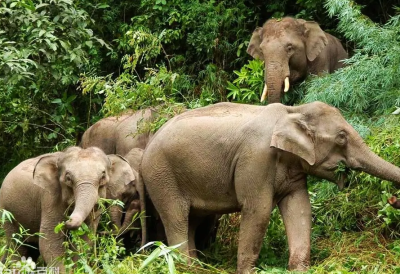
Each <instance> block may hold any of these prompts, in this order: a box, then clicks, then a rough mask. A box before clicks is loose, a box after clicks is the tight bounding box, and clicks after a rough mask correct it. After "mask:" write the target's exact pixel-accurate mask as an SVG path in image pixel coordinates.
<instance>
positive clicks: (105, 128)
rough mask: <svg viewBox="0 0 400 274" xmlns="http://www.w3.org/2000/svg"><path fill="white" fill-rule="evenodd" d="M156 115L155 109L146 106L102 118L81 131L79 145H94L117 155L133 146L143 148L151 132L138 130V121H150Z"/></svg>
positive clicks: (84, 146)
mask: <svg viewBox="0 0 400 274" xmlns="http://www.w3.org/2000/svg"><path fill="white" fill-rule="evenodd" d="M156 116H157V111H156V110H155V109H151V108H147V109H144V110H138V111H135V112H128V113H125V114H122V115H121V116H112V117H107V118H103V119H101V120H99V121H97V122H96V123H95V124H93V125H92V126H91V127H90V128H88V129H87V130H86V131H85V132H84V133H83V135H82V139H81V143H80V147H82V148H86V147H90V146H96V147H99V148H101V149H102V150H103V151H104V152H105V153H106V154H119V155H126V154H127V153H128V152H129V151H130V150H131V149H132V148H135V147H138V148H142V149H144V148H145V147H146V144H147V143H148V141H149V140H150V138H151V136H152V135H153V134H152V132H151V131H150V130H143V132H138V127H139V123H141V122H151V121H153V120H154V119H155V117H156Z"/></svg>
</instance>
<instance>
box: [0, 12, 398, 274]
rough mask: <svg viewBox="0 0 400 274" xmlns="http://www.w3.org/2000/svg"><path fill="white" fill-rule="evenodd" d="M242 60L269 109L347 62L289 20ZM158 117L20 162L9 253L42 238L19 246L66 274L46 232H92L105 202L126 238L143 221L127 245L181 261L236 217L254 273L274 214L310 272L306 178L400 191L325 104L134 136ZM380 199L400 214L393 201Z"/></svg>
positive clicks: (144, 113)
mask: <svg viewBox="0 0 400 274" xmlns="http://www.w3.org/2000/svg"><path fill="white" fill-rule="evenodd" d="M272 45H273V46H276V47H277V48H276V50H271V48H270V47H272ZM301 50H303V52H301ZM248 52H249V53H250V54H251V55H252V56H253V57H255V58H261V59H263V60H264V62H265V64H266V65H265V66H266V67H265V68H266V78H265V80H266V83H267V82H268V85H269V86H270V90H269V91H268V90H267V84H265V88H264V92H263V97H266V95H267V93H268V101H269V102H270V103H271V102H279V100H280V99H279V98H280V96H281V92H282V87H283V85H284V83H285V82H286V83H287V84H288V82H289V81H292V82H295V81H298V80H299V79H302V78H303V77H305V76H306V75H307V74H308V73H310V72H311V73H319V72H322V71H327V72H332V71H333V70H334V69H337V68H339V67H341V66H342V64H341V63H340V60H342V59H344V58H346V57H347V55H346V54H345V51H344V49H343V47H342V46H341V44H340V42H338V40H337V39H336V38H334V37H333V36H330V35H328V34H326V33H324V32H323V31H322V30H321V29H320V28H319V26H318V24H316V23H315V22H306V21H304V20H300V19H293V18H284V19H282V20H279V21H278V20H275V19H272V20H269V21H267V23H266V24H264V26H263V27H262V28H259V29H256V30H255V32H254V33H253V36H252V38H251V41H250V44H249V48H248ZM279 54H282V56H281V59H275V61H274V60H273V59H274V58H278V57H279V56H277V55H279ZM321 54H322V55H321ZM332 54H333V55H334V56H333V57H332ZM329 56H330V57H329ZM303 65H304V66H305V67H304V68H302V66H303ZM320 68H321V69H320ZM271 69H272V70H273V71H272V72H271V71H270V70H271ZM303 70H304V71H303ZM274 73H275V75H273V74H274ZM278 78H279V79H278ZM286 78H287V79H289V80H285V79H286ZM274 80H276V82H274ZM288 88H289V87H288V86H286V87H285V90H286V89H288ZM158 115H159V114H158V111H157V110H156V109H150V108H148V109H144V110H139V111H136V112H130V113H125V114H123V115H121V116H118V117H108V118H104V119H102V120H100V121H98V122H97V123H95V124H94V125H92V126H91V127H90V128H89V129H87V130H86V132H85V133H84V134H83V136H82V140H81V143H80V146H79V147H70V148H68V149H66V150H64V151H62V152H55V153H49V154H45V155H41V156H38V157H36V158H32V159H28V160H25V161H23V162H22V163H20V164H19V165H18V166H16V167H15V168H14V169H13V170H11V171H10V173H9V174H8V175H7V176H6V178H5V179H4V181H3V184H2V188H1V189H0V208H2V209H6V210H8V211H10V212H11V213H12V214H13V215H14V217H15V220H14V221H13V222H8V223H6V224H5V231H6V237H7V244H10V242H11V238H12V235H13V233H17V232H18V227H19V225H22V226H24V227H25V228H28V229H29V231H30V232H31V233H36V232H40V233H43V234H44V235H45V237H30V238H29V239H26V241H27V242H28V243H32V244H37V245H38V248H39V252H40V254H41V255H42V257H43V260H44V262H45V263H47V264H53V265H56V266H58V267H60V271H61V272H62V271H65V269H64V266H63V265H62V263H61V262H60V261H58V260H57V257H59V256H61V255H63V253H64V251H65V250H64V247H63V245H62V243H63V240H64V239H63V237H64V236H63V235H62V234H57V233H55V232H54V227H55V226H56V225H57V224H58V223H60V222H63V221H65V228H66V229H76V228H78V227H79V226H81V225H82V223H86V224H87V225H88V226H89V227H90V228H91V229H93V230H94V231H96V228H97V224H98V222H99V216H100V214H101V210H100V208H99V207H98V205H97V203H98V200H99V198H109V199H114V200H120V201H122V202H123V203H124V208H120V207H119V206H113V207H111V208H110V216H111V220H112V223H113V225H114V229H115V231H116V232H117V233H120V234H123V233H125V232H126V231H129V228H130V226H131V225H132V217H133V216H134V215H135V214H136V213H138V212H144V215H145V217H143V218H141V230H139V231H140V233H139V232H137V233H136V234H135V235H134V239H132V241H134V240H135V239H136V238H141V244H142V245H143V244H144V243H146V242H147V241H150V240H151V241H154V240H164V241H166V242H167V243H168V245H175V244H181V245H180V247H179V248H180V250H181V251H182V252H183V253H184V254H186V255H188V258H196V256H197V254H196V251H197V250H199V249H203V248H205V247H207V246H208V244H209V243H210V242H211V241H213V239H214V238H215V233H216V229H217V227H218V218H219V217H220V216H221V214H226V213H232V212H241V224H240V231H239V245H238V257H237V273H251V272H252V271H253V270H252V269H253V268H254V266H255V263H256V260H257V258H258V255H259V252H260V249H261V244H262V242H263V240H262V239H263V236H264V235H265V231H266V229H267V226H268V223H269V218H270V215H271V212H272V210H273V209H274V207H275V206H278V207H279V210H280V213H281V215H282V218H283V221H284V224H285V229H286V234H287V238H288V244H289V263H288V268H289V269H290V270H299V271H304V270H307V269H308V267H309V265H310V237H311V205H310V199H309V195H308V192H307V176H308V175H313V176H317V177H319V178H323V179H326V180H329V181H331V182H334V183H336V184H337V185H338V186H339V188H343V187H344V185H345V181H346V173H340V174H338V173H337V167H338V165H339V164H341V165H345V166H346V167H347V168H349V169H354V170H360V171H364V172H366V173H369V174H371V175H373V176H377V177H379V178H381V179H384V180H389V181H392V182H394V183H396V184H397V185H400V168H398V167H396V166H394V165H393V164H391V163H388V162H386V161H385V160H383V159H382V158H380V157H379V156H377V155H375V154H374V153H373V152H372V151H371V150H370V149H369V148H368V146H367V145H366V144H365V143H364V141H363V139H362V138H361V137H360V136H359V134H358V133H357V132H356V130H355V129H354V128H353V127H352V126H351V125H350V124H349V123H348V122H347V121H346V120H345V119H344V118H343V116H342V115H341V114H340V112H339V110H338V109H336V108H334V107H331V106H329V105H327V104H325V103H322V102H313V103H309V104H303V105H299V106H285V105H282V104H280V103H274V104H269V105H266V106H256V105H247V104H235V103H217V104H214V105H210V106H207V107H202V108H198V109H193V110H188V111H185V112H183V113H181V114H179V115H176V116H175V117H173V118H172V119H170V120H169V121H168V122H167V123H166V124H164V125H163V126H162V127H161V128H160V129H159V130H158V131H157V132H156V133H155V134H153V133H152V132H150V131H149V130H141V129H139V128H140V126H139V125H140V124H141V123H148V122H151V121H153V120H154V119H156V118H157V116H158ZM389 202H390V203H391V204H392V205H393V206H394V207H396V208H399V207H400V203H399V202H398V201H396V199H395V198H392V199H391V200H390V201H389ZM66 214H67V215H68V216H69V217H68V219H67V220H66V218H65V215H66ZM137 226H139V224H137ZM135 237H136V238H135ZM30 252H32V250H30V249H29V248H27V247H25V246H21V247H20V248H19V250H18V253H19V255H20V256H31V253H30ZM188 261H190V259H188Z"/></svg>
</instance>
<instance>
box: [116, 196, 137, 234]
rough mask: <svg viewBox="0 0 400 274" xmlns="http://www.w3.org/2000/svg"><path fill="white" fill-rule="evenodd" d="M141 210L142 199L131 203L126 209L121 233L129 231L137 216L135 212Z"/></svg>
mask: <svg viewBox="0 0 400 274" xmlns="http://www.w3.org/2000/svg"><path fill="white" fill-rule="evenodd" d="M139 211H140V201H138V200H133V201H132V202H131V203H130V204H129V207H128V209H127V210H126V213H125V218H124V222H123V224H122V226H121V228H120V230H119V231H120V234H119V235H124V234H125V233H126V232H128V228H129V227H130V226H131V225H132V221H133V217H134V216H135V214H137V213H139Z"/></svg>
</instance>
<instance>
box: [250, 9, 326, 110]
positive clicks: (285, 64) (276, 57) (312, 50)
mask: <svg viewBox="0 0 400 274" xmlns="http://www.w3.org/2000/svg"><path fill="white" fill-rule="evenodd" d="M327 43H328V39H327V37H326V35H325V33H324V31H322V29H321V28H320V27H319V25H318V24H317V23H315V22H309V21H305V20H302V19H294V18H290V17H285V18H283V19H281V20H278V19H270V20H268V21H267V22H266V23H265V24H264V25H263V27H262V28H257V29H256V30H255V31H254V32H253V34H252V36H251V39H250V43H249V46H248V48H247V53H248V54H250V55H251V56H252V57H253V58H257V59H260V60H263V61H264V64H265V76H264V80H265V84H264V90H263V93H262V96H261V102H262V101H264V100H265V98H266V96H267V94H268V103H279V102H280V99H281V94H282V90H284V91H285V92H286V91H288V90H289V83H293V82H297V81H300V80H302V79H304V78H305V77H306V76H307V74H308V62H312V61H314V60H315V58H316V57H317V56H318V55H319V54H320V52H321V51H322V50H323V49H324V48H325V46H326V45H327ZM267 85H268V86H267ZM282 87H284V88H283V89H282Z"/></svg>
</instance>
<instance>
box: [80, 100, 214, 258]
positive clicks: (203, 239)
mask: <svg viewBox="0 0 400 274" xmlns="http://www.w3.org/2000/svg"><path fill="white" fill-rule="evenodd" d="M184 110H185V109H183V108H178V109H177V110H176V111H177V112H178V113H179V112H182V111H184ZM158 115H159V113H158V110H157V108H148V109H145V110H138V111H136V112H131V113H129V112H128V113H125V114H123V115H121V116H113V117H107V118H103V119H101V120H99V121H98V122H96V123H95V124H93V125H92V126H91V127H89V128H88V129H87V130H86V131H85V132H84V134H83V136H82V140H81V142H80V146H81V147H83V148H85V147H89V146H96V147H99V148H101V149H102V150H103V151H104V152H105V153H106V154H113V153H114V154H119V155H123V157H124V158H126V160H127V161H128V162H129V164H130V165H131V167H132V169H133V170H134V172H136V171H138V170H139V164H140V161H141V155H142V153H143V152H142V151H143V149H144V148H145V147H146V145H147V143H148V142H149V141H150V140H151V138H152V136H153V133H152V132H150V131H148V130H146V131H144V132H141V133H139V132H138V123H140V122H142V121H143V122H151V121H154V119H155V118H156V117H157V116H158ZM135 176H136V175H135ZM136 183H137V184H139V183H140V182H139V181H136ZM137 186H139V185H137ZM139 187H140V186H139ZM142 191H143V193H144V194H143V195H141V194H140V192H142ZM138 192H139V196H140V198H141V199H140V201H138V200H137V199H133V200H130V203H131V204H127V203H125V205H126V206H125V210H126V214H125V216H124V218H123V221H122V222H121V221H118V220H121V215H122V211H121V208H119V207H118V206H115V207H113V208H112V209H111V212H110V214H111V219H112V223H113V224H114V225H116V227H117V228H119V231H121V232H122V231H127V228H129V225H130V224H131V221H132V217H133V216H134V215H135V214H136V212H137V210H140V208H141V209H144V208H147V213H148V214H147V215H148V216H147V218H143V219H142V222H143V223H144V225H146V231H142V245H143V244H144V242H145V241H146V239H149V240H151V241H165V240H166V236H165V232H164V226H163V224H162V222H161V219H160V218H159V215H158V213H157V211H156V210H155V208H154V206H153V205H152V203H151V200H150V199H146V191H145V189H144V186H143V189H138ZM116 196H118V195H116ZM116 196H114V197H116ZM108 197H110V198H112V197H111V196H108ZM142 202H143V203H146V205H142V206H140V204H141V203H142ZM127 207H129V208H130V209H128V208H127ZM219 216H220V215H218V216H214V217H209V218H208V219H205V220H204V222H203V223H202V224H201V226H200V229H199V232H198V233H196V234H197V237H196V238H197V240H196V243H198V246H199V250H203V249H205V248H207V247H209V245H210V243H211V242H214V240H215V237H216V233H217V227H218V219H219ZM134 226H135V225H134ZM143 233H145V235H143ZM124 242H126V240H124Z"/></svg>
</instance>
